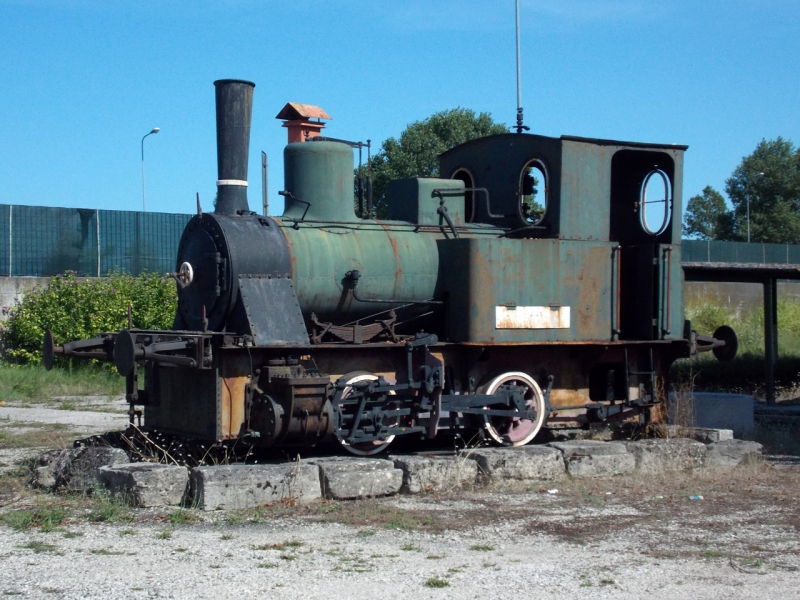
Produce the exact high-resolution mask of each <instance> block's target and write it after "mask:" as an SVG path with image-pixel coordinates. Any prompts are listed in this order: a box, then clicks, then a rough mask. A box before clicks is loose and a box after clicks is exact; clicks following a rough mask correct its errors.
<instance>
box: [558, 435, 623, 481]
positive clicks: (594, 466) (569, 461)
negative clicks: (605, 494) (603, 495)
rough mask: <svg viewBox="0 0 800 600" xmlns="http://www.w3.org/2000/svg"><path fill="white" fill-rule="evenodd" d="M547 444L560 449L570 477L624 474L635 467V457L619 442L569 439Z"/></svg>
mask: <svg viewBox="0 0 800 600" xmlns="http://www.w3.org/2000/svg"><path fill="white" fill-rule="evenodd" d="M548 446H551V447H553V448H556V449H557V450H560V451H561V453H562V454H563V456H564V464H565V465H566V468H567V473H568V474H569V475H570V477H609V476H612V475H624V474H626V473H631V472H632V471H633V470H634V469H635V468H636V459H635V458H634V456H633V455H632V454H630V453H629V452H628V450H627V448H626V447H625V445H624V444H622V443H619V442H599V441H592V440H570V441H567V442H551V443H550V444H548Z"/></svg>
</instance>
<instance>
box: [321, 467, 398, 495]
mask: <svg viewBox="0 0 800 600" xmlns="http://www.w3.org/2000/svg"><path fill="white" fill-rule="evenodd" d="M313 462H315V463H316V464H317V466H318V467H319V477H320V481H321V482H322V494H323V495H324V496H325V497H326V498H332V499H334V500H346V499H350V498H368V497H372V496H387V495H390V494H396V493H397V492H398V491H400V487H401V486H402V485H403V471H401V470H400V469H395V468H394V463H393V462H392V461H390V460H384V459H378V458H320V459H316V460H315V461H313Z"/></svg>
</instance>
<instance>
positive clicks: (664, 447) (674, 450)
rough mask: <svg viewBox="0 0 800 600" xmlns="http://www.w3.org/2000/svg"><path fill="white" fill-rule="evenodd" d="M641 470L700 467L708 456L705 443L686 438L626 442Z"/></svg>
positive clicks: (682, 469)
mask: <svg viewBox="0 0 800 600" xmlns="http://www.w3.org/2000/svg"><path fill="white" fill-rule="evenodd" d="M625 446H626V447H627V449H628V452H630V453H631V454H632V455H633V457H634V459H635V460H636V468H637V469H638V470H639V471H645V472H648V473H658V472H663V471H684V470H691V469H699V468H701V467H702V466H703V464H704V460H705V457H706V447H705V445H704V444H703V443H701V442H698V441H695V440H689V439H685V438H673V439H657V440H639V441H636V442H625Z"/></svg>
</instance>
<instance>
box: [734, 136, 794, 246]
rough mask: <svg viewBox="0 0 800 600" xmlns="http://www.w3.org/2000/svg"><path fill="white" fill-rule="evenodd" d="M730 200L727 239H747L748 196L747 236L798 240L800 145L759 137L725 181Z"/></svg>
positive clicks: (761, 239) (759, 239) (758, 239)
mask: <svg viewBox="0 0 800 600" xmlns="http://www.w3.org/2000/svg"><path fill="white" fill-rule="evenodd" d="M725 191H726V192H727V194H728V198H730V200H731V203H732V204H733V227H732V235H731V236H730V238H729V239H738V240H747V201H748V197H749V200H750V240H751V241H753V242H770V243H778V244H784V243H790V244H792V243H800V149H798V148H795V147H794V145H793V144H792V142H791V141H789V140H784V139H783V138H781V137H779V138H777V139H774V140H761V142H760V143H759V144H758V146H757V147H756V149H755V150H754V151H753V153H752V154H750V155H749V156H745V157H744V158H743V159H742V162H741V164H740V165H739V166H738V167H736V170H734V172H733V174H732V175H731V177H730V178H729V179H728V180H727V181H726V182H725Z"/></svg>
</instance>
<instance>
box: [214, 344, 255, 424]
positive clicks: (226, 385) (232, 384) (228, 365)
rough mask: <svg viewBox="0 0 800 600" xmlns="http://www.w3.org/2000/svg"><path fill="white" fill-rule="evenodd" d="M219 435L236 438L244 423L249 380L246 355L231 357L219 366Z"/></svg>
mask: <svg viewBox="0 0 800 600" xmlns="http://www.w3.org/2000/svg"><path fill="white" fill-rule="evenodd" d="M220 371H221V388H222V389H221V392H222V393H221V394H220V404H221V406H220V429H221V431H220V437H221V438H222V439H223V440H230V439H236V438H237V437H239V432H240V431H241V429H242V424H243V423H244V393H245V386H247V384H248V383H249V381H250V362H249V359H248V358H247V357H238V356H237V357H232V358H229V359H228V360H226V361H225V362H224V363H223V364H222V366H221V368H220Z"/></svg>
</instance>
